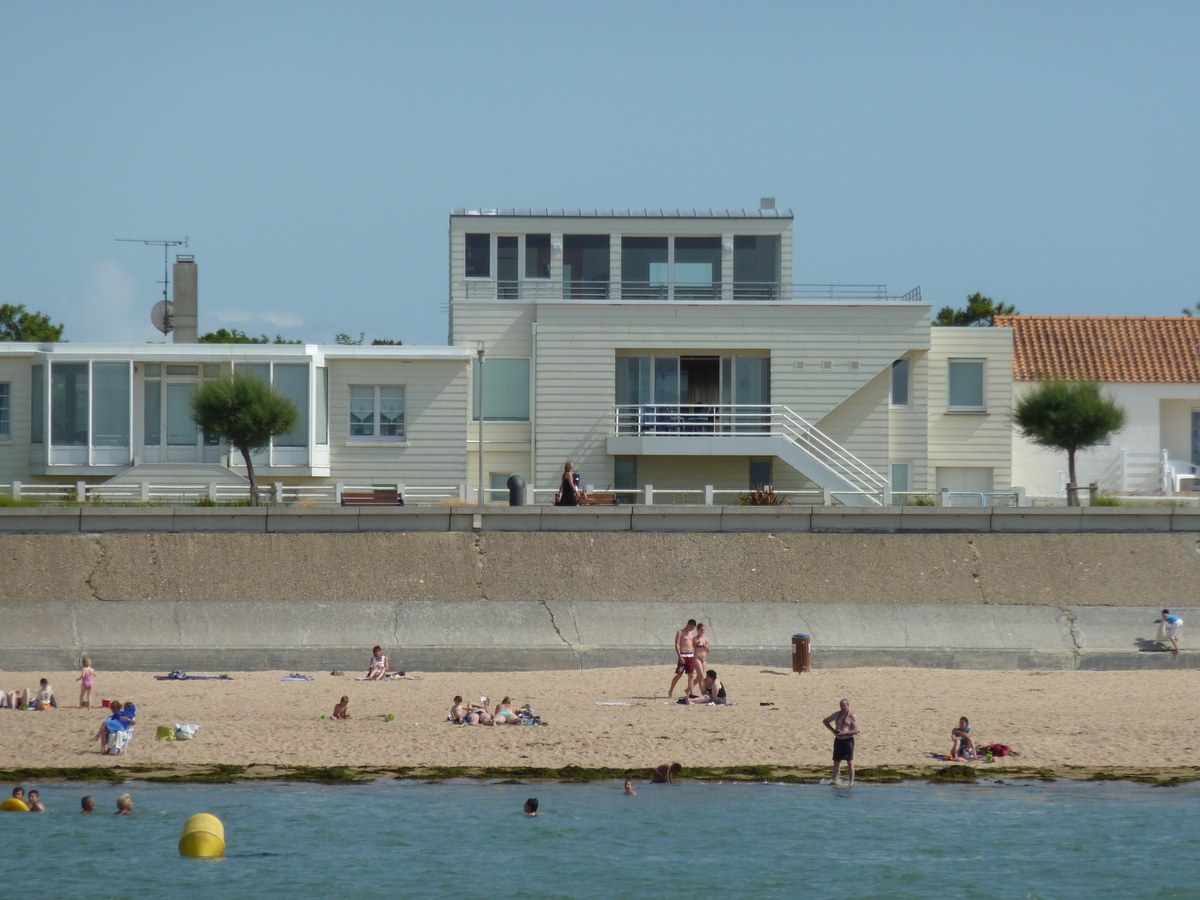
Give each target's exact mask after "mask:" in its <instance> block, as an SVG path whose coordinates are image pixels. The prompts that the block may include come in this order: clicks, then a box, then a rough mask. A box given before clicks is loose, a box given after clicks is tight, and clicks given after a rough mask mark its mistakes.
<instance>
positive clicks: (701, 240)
mask: <svg viewBox="0 0 1200 900" xmlns="http://www.w3.org/2000/svg"><path fill="white" fill-rule="evenodd" d="M720 291H721V239H720V238H719V237H677V238H675V297H676V299H685V300H686V299H700V300H711V299H713V298H714V297H717V296H719V295H720Z"/></svg>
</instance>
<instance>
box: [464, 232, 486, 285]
mask: <svg viewBox="0 0 1200 900" xmlns="http://www.w3.org/2000/svg"><path fill="white" fill-rule="evenodd" d="M466 237H467V248H466V276H467V277H468V278H490V277H491V275H492V236H491V235H490V234H468V235H467V236H466Z"/></svg>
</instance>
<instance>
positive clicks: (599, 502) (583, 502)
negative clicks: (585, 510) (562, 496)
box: [579, 494, 617, 506]
mask: <svg viewBox="0 0 1200 900" xmlns="http://www.w3.org/2000/svg"><path fill="white" fill-rule="evenodd" d="M579 505H580V506H616V505H617V495H616V494H588V495H587V496H586V497H580V498H579Z"/></svg>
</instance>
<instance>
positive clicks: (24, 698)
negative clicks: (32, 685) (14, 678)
mask: <svg viewBox="0 0 1200 900" xmlns="http://www.w3.org/2000/svg"><path fill="white" fill-rule="evenodd" d="M30 696H31V695H30V693H29V688H21V689H19V690H15V691H5V690H3V689H0V706H7V707H8V708H9V709H28V708H29V700H30Z"/></svg>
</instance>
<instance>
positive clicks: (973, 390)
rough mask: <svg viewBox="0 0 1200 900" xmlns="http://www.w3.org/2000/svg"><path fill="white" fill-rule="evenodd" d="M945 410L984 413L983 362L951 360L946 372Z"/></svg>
mask: <svg viewBox="0 0 1200 900" xmlns="http://www.w3.org/2000/svg"><path fill="white" fill-rule="evenodd" d="M947 382H948V384H947V402H946V408H947V409H948V410H951V411H957V412H985V411H986V406H985V405H984V402H983V360H982V359H952V360H950V361H949V371H948V372H947Z"/></svg>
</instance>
